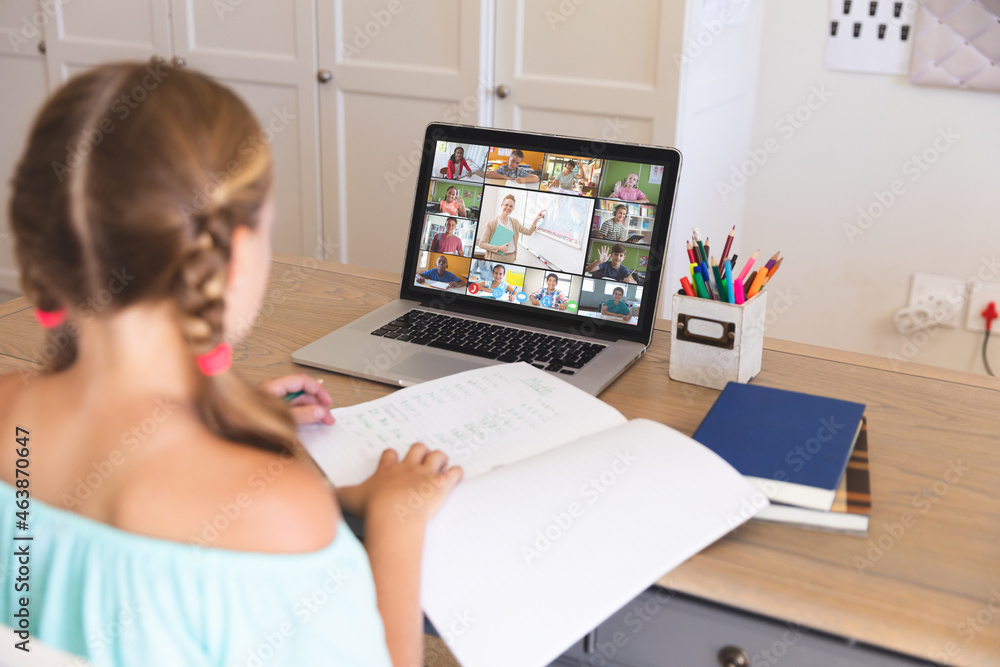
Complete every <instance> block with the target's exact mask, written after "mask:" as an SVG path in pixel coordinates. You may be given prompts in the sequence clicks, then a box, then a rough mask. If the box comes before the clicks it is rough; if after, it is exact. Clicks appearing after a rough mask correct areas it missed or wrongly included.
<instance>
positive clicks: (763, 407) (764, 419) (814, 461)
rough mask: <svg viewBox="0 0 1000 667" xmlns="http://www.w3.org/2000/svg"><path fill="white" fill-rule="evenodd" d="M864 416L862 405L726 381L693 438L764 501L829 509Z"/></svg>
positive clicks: (823, 509)
mask: <svg viewBox="0 0 1000 667" xmlns="http://www.w3.org/2000/svg"><path fill="white" fill-rule="evenodd" d="M864 411H865V406H864V405H863V404H861V403H852V402H851V401H842V400H839V399H836V398H826V397H823V396H814V395H812V394H803V393H799V392H796V391H786V390H784V389H772V388H770V387H761V386H757V385H749V384H740V383H738V382H730V383H729V384H727V385H726V387H725V389H723V390H722V393H721V394H720V395H719V398H718V399H716V401H715V404H714V405H713V406H712V408H711V409H710V410H709V411H708V414H707V415H705V419H703V420H702V422H701V425H700V426H699V427H698V430H697V431H695V433H694V436H692V437H694V439H695V440H697V441H698V442H700V443H701V444H703V445H705V446H706V447H708V448H709V449H711V450H712V451H714V452H715V453H716V454H718V455H719V456H721V457H722V458H723V459H725V460H726V461H727V462H728V463H729V464H730V465H731V466H733V467H734V468H736V469H737V470H738V471H739V472H740V473H742V474H743V476H744V477H746V478H747V479H748V480H749V481H750V482H752V483H753V484H754V485H755V486H756V487H757V488H758V489H760V490H761V491H762V492H763V493H764V495H766V496H767V497H768V498H769V499H771V500H773V501H776V502H779V503H786V504H788V505H797V506H799V507H808V508H811V509H817V510H822V511H828V510H829V509H830V508H831V507H832V506H833V499H834V497H835V496H836V494H837V486H838V485H839V484H840V478H841V477H842V476H843V475H844V470H845V469H846V468H847V461H848V459H849V458H850V457H851V451H852V450H853V449H854V443H855V442H856V441H857V438H858V433H859V432H860V430H861V423H862V422H861V418H862V416H863V415H864Z"/></svg>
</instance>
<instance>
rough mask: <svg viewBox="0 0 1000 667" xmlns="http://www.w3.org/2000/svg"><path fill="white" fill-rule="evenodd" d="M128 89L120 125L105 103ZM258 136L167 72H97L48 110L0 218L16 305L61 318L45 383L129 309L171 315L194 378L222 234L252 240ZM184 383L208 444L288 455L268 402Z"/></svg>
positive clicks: (260, 192) (281, 417)
mask: <svg viewBox="0 0 1000 667" xmlns="http://www.w3.org/2000/svg"><path fill="white" fill-rule="evenodd" d="M149 81H156V82H157V83H156V85H153V86H152V87H151V88H150V87H149V86H148V82H149ZM140 86H143V87H146V90H147V95H146V96H145V100H144V101H143V102H141V103H139V104H137V105H135V106H134V107H130V108H129V112H128V113H126V114H124V116H122V114H121V113H120V112H119V111H116V109H120V108H121V107H116V106H115V102H116V101H117V100H118V99H119V98H121V97H122V96H123V95H124V94H125V93H126V91H132V90H135V89H137V88H138V87H140ZM108 128H110V129H108ZM262 136H263V135H262V133H261V128H260V125H259V124H258V123H257V121H256V119H255V118H254V117H253V115H252V113H251V112H250V111H249V110H248V109H247V107H246V106H245V105H244V104H243V103H242V102H241V101H240V100H239V98H237V97H236V95H234V94H233V93H232V91H230V90H229V89H227V88H225V87H223V86H221V85H219V84H217V83H215V82H214V81H212V80H210V79H208V78H207V77H205V76H202V75H200V74H197V73H195V72H192V71H189V70H179V69H175V68H171V67H169V66H166V65H158V66H155V71H154V66H149V65H145V64H139V63H136V64H131V63H121V64H114V65H105V66H102V67H98V68H95V69H93V70H90V71H88V72H85V73H83V74H81V75H78V76H76V77H74V78H73V79H71V80H70V81H68V82H67V83H66V84H65V85H64V86H63V87H62V88H60V89H59V90H58V91H56V92H55V93H54V94H53V95H52V96H51V97H50V98H49V100H47V102H46V104H45V105H44V106H43V108H42V109H41V110H40V111H39V113H38V115H37V117H36V119H35V122H34V125H33V127H32V130H31V133H30V136H29V140H28V145H27V147H26V149H25V152H24V154H23V156H22V158H21V160H20V162H19V164H18V166H17V170H16V172H15V176H14V179H13V186H14V191H13V196H12V198H11V205H10V211H11V226H12V229H13V231H14V236H15V244H16V256H17V259H18V263H19V266H20V275H21V283H22V287H23V289H24V293H25V295H26V296H27V297H28V298H29V299H31V301H32V302H33V303H34V304H35V305H36V307H38V308H40V309H42V310H55V309H57V308H60V307H67V309H68V311H69V317H68V319H67V321H66V322H65V323H64V324H63V325H62V326H61V327H59V328H58V329H56V330H53V331H50V332H49V334H48V335H49V341H48V344H47V345H46V348H48V347H50V346H51V345H53V344H54V345H55V347H56V351H55V352H54V353H53V354H52V355H49V354H46V355H45V356H46V357H48V364H47V366H46V370H47V371H49V372H54V371H59V370H62V369H64V368H66V367H68V366H70V365H72V363H73V362H74V361H75V358H76V347H77V346H76V337H77V336H78V335H79V327H78V323H79V322H80V321H82V320H85V319H87V318H90V317H107V316H110V315H113V314H114V313H116V312H118V311H120V310H122V309H125V308H128V307H129V306H132V305H134V304H137V303H140V302H162V301H164V300H170V301H172V302H173V304H174V305H175V307H176V312H177V314H178V322H179V327H180V331H181V332H182V334H183V336H184V339H185V340H186V341H187V344H188V346H189V348H190V351H191V363H192V367H194V360H195V357H196V356H197V355H199V354H203V353H205V352H207V351H209V350H211V349H213V348H214V347H215V346H216V345H218V344H219V342H221V341H222V340H223V338H224V336H225V333H226V332H225V327H224V314H225V299H224V295H225V288H226V276H227V272H228V267H229V262H230V259H231V241H232V237H233V233H234V230H235V229H236V227H237V226H240V225H246V226H247V227H250V228H251V229H253V228H256V227H257V226H258V224H259V220H260V214H261V210H262V208H263V205H264V202H265V201H266V199H267V197H268V195H269V192H270V189H271V184H272V179H273V176H272V167H271V156H270V151H269V149H268V146H267V143H266V142H265V141H263V140H262ZM120 267H122V268H124V267H131V271H132V272H133V273H134V275H132V276H131V280H130V281H128V284H127V286H126V287H125V288H124V289H122V290H121V291H120V293H115V294H114V298H112V299H109V300H108V302H107V303H105V302H104V300H103V298H102V297H103V296H104V295H103V292H106V291H107V290H104V289H103V286H104V285H105V284H106V281H107V280H108V276H109V275H111V274H112V273H114V272H115V271H117V270H119V268H120ZM102 290H103V291H102ZM95 302H96V303H98V304H99V306H100V307H94V306H93V304H94V303H95ZM88 304H90V305H88ZM153 353H155V352H153ZM194 373H195V376H196V377H198V378H200V379H199V380H198V387H197V390H196V391H197V394H196V396H195V405H196V406H197V409H198V413H199V416H200V418H201V420H202V422H203V423H204V424H205V425H206V426H207V427H208V428H209V429H210V430H211V431H212V432H214V433H216V434H217V435H219V436H221V437H224V438H226V439H229V440H233V441H236V442H241V443H246V444H249V445H253V446H256V447H260V448H262V449H266V450H269V451H275V452H288V451H291V449H292V448H293V446H294V445H295V443H296V435H295V427H294V423H293V421H292V418H291V416H290V414H289V413H288V410H287V408H286V406H285V405H284V404H283V403H282V402H281V401H280V400H278V399H276V398H275V397H273V396H270V395H268V394H266V393H265V392H263V391H261V390H259V389H257V388H256V387H252V386H251V385H249V384H247V383H246V381H244V380H243V379H242V378H241V377H240V376H239V375H238V374H236V373H235V372H232V371H229V372H225V373H221V374H220V375H217V376H214V377H210V378H209V377H205V376H202V375H201V374H200V373H198V372H197V371H195V372H194Z"/></svg>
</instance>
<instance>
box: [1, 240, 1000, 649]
mask: <svg viewBox="0 0 1000 667" xmlns="http://www.w3.org/2000/svg"><path fill="white" fill-rule="evenodd" d="M398 281H399V278H398V276H396V275H393V274H391V273H386V272H380V271H372V270H364V269H360V270H359V269H355V268H351V267H345V266H342V265H336V264H330V263H326V262H321V263H317V262H314V261H312V260H301V259H298V258H293V257H288V256H276V258H275V262H274V268H273V271H272V275H271V283H270V288H269V291H268V293H267V296H266V298H265V300H264V304H263V309H262V313H261V318H260V321H259V323H258V325H257V326H256V328H255V329H254V331H253V334H252V335H251V336H250V337H249V338H248V339H247V340H246V341H245V342H244V343H242V344H240V345H239V346H237V349H236V365H237V367H238V368H239V370H240V371H241V372H242V373H243V374H244V375H245V376H247V377H248V378H249V379H251V380H259V379H261V378H264V377H269V376H275V375H281V374H285V373H292V372H299V371H302V370H307V372H309V373H310V374H312V375H314V376H317V377H318V376H323V377H326V378H327V380H326V387H327V389H328V390H329V391H330V393H331V394H332V395H333V397H334V400H336V401H337V403H338V404H341V405H347V404H353V403H357V402H360V401H366V400H369V399H373V398H377V397H379V396H383V395H385V394H386V393H388V392H389V391H392V389H391V388H390V387H388V386H385V385H381V384H376V383H373V382H367V381H364V380H358V379H354V378H348V377H343V376H339V375H335V374H332V373H325V372H323V371H319V370H316V369H303V368H302V367H300V366H297V365H295V364H293V363H291V362H290V361H289V354H290V353H291V351H292V350H295V349H296V348H298V347H300V346H302V345H304V344H306V343H308V342H310V341H312V340H314V339H315V338H318V337H319V336H321V335H323V334H325V333H327V332H328V331H330V330H331V329H334V328H336V327H338V326H341V325H343V324H346V323H347V322H349V321H351V320H353V319H354V318H356V317H359V316H361V315H363V314H365V313H368V312H369V311H371V310H372V309H374V308H376V307H378V306H380V305H382V304H383V303H385V302H387V301H389V300H390V299H393V298H395V296H396V295H397V294H398ZM42 338H43V336H42V331H41V329H40V328H39V327H38V325H37V324H36V323H35V321H34V318H33V316H32V314H31V310H30V308H29V307H28V304H27V303H26V301H25V300H24V299H15V300H14V301H10V302H7V303H4V304H0V372H7V371H11V370H16V369H21V368H29V367H37V366H38V363H37V360H39V359H40V350H41V347H42ZM669 343H670V331H669V326H668V323H666V322H663V323H661V328H659V329H658V330H657V331H656V333H655V336H654V339H653V345H652V346H651V347H650V350H649V352H648V353H647V354H646V356H645V357H644V358H643V359H642V360H641V361H639V363H637V364H636V365H635V366H633V367H632V368H631V369H630V370H629V371H628V372H627V373H626V374H625V375H624V376H623V377H622V378H620V379H619V380H618V381H617V382H615V383H614V384H613V385H612V386H611V387H610V388H609V389H608V390H607V391H605V392H604V393H603V394H602V395H601V398H603V399H604V400H605V401H607V402H609V403H611V404H612V405H614V406H616V407H617V408H618V409H619V410H621V411H622V412H623V413H624V414H625V415H626V416H627V417H629V418H634V417H649V418H652V419H657V420H659V421H662V422H664V423H667V424H670V425H671V426H673V427H675V428H677V429H679V430H680V431H683V432H685V433H692V432H693V431H694V430H695V428H696V427H697V426H698V423H699V422H700V421H701V419H702V417H703V416H704V415H705V413H706V412H707V411H708V409H709V407H710V406H711V404H712V402H713V401H714V400H715V398H716V396H718V392H717V391H715V390H712V389H706V388H702V387H696V386H693V385H688V384H683V383H679V382H672V381H670V380H669V379H668V375H667V367H668V359H669ZM971 353H972V352H970V354H971ZM754 382H755V383H757V384H762V385H767V386H772V387H780V388H785V389H795V390H801V391H806V392H813V393H817V394H824V395H827V396H833V397H836V398H844V399H849V400H856V401H861V402H863V403H866V404H867V406H868V410H867V415H868V426H869V441H870V446H871V480H872V489H873V504H874V507H873V511H872V520H871V530H870V533H869V535H868V537H866V538H858V537H849V536H844V535H839V534H828V533H821V532H815V531H809V530H804V529H798V528H793V527H788V526H780V525H774V524H767V523H762V522H761V523H758V522H751V523H750V524H748V525H745V526H743V527H741V528H739V529H738V530H736V531H735V532H733V533H731V534H730V535H729V536H727V537H726V538H724V539H722V540H720V541H719V542H717V543H716V544H714V545H712V546H711V547H709V548H707V549H705V550H704V551H702V552H701V553H700V554H698V555H697V556H695V557H694V558H692V559H691V560H689V561H688V562H686V563H684V564H683V565H681V566H680V567H678V568H677V569H675V570H674V571H672V572H670V573H669V574H666V575H665V576H664V577H663V578H662V579H661V580H660V583H662V584H663V585H664V586H667V587H669V588H673V589H676V590H679V591H682V592H685V593H689V594H691V595H694V596H697V597H700V598H704V599H708V600H712V601H716V602H720V603H723V604H726V605H730V606H733V607H736V608H739V609H744V610H748V611H752V612H757V613H760V614H764V615H767V616H771V617H774V618H777V619H782V620H786V621H790V622H794V623H797V624H802V625H805V626H807V627H810V628H814V629H818V630H822V631H825V632H829V633H832V634H836V635H840V636H844V637H849V638H852V639H856V640H858V641H863V642H867V643H870V644H874V645H876V646H882V647H885V648H888V649H893V650H896V651H900V652H902V653H908V654H911V655H914V656H917V657H920V658H924V659H927V660H936V661H941V662H944V660H945V658H946V657H948V656H949V654H952V655H951V656H950V657H949V659H948V664H951V665H961V666H968V667H972V666H977V667H979V666H983V667H985V666H986V665H996V664H997V663H998V656H1000V380H996V379H994V378H989V377H985V376H976V375H969V374H964V373H958V372H954V371H948V370H941V369H936V368H931V367H926V366H919V365H915V364H900V365H899V366H898V368H896V367H894V365H893V363H892V362H890V361H889V360H886V359H881V358H878V357H869V356H865V355H859V354H854V353H850V352H841V351H837V350H829V349H825V348H819V347H813V346H808V345H801V344H795V343H788V342H782V341H777V340H767V341H766V343H765V349H764V359H763V367H762V370H761V372H760V374H759V375H758V377H757V378H756V379H755V380H754ZM956 470H958V472H955V471H956ZM977 615H978V617H979V620H978V621H976V620H975V619H976V617H977ZM970 617H971V621H972V622H973V623H978V624H981V625H978V627H979V628H980V630H978V631H975V630H974V627H973V626H972V625H962V624H963V623H968V621H967V619H969V618H970Z"/></svg>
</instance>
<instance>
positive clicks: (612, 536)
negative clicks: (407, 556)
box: [422, 420, 755, 667]
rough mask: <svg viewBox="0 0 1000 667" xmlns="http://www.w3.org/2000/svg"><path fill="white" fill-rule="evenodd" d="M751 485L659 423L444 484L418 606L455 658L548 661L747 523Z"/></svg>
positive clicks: (479, 663) (632, 425)
mask: <svg viewBox="0 0 1000 667" xmlns="http://www.w3.org/2000/svg"><path fill="white" fill-rule="evenodd" d="M754 493H755V491H754V487H753V486H752V485H751V484H750V483H749V482H747V481H746V480H745V479H744V478H743V477H742V476H741V475H740V474H739V473H737V472H736V471H735V470H734V469H733V468H732V467H731V466H729V464H727V463H726V462H725V461H723V460H722V459H721V458H719V457H718V456H717V455H716V454H714V453H713V452H712V451H711V450H709V449H708V448H706V447H704V446H702V445H700V444H698V443H697V442H695V441H694V440H691V439H690V438H689V437H687V436H685V435H683V434H681V433H679V432H677V431H674V430H673V429H671V428H669V427H666V426H663V425H662V424H658V423H656V422H651V421H646V420H633V421H631V422H628V423H627V424H625V425H620V426H615V427H613V428H612V429H610V430H607V431H604V432H601V433H594V434H593V435H591V436H589V437H586V438H584V439H582V440H578V441H576V442H573V443H571V444H569V445H567V446H565V447H562V448H559V449H556V450H553V451H549V452H545V453H543V454H540V455H538V456H536V457H533V458H532V459H530V460H527V461H521V462H519V463H515V464H512V465H509V466H506V467H504V468H501V469H499V470H495V471H493V472H491V473H490V474H489V475H485V476H483V477H479V478H478V479H473V480H465V481H463V482H462V483H460V484H459V485H458V486H457V487H456V488H455V490H454V491H453V493H452V495H451V497H450V498H449V499H448V501H447V502H446V503H445V505H444V507H443V508H442V509H441V511H440V513H439V514H438V515H437V516H436V517H435V518H434V519H433V520H432V521H431V523H430V525H429V526H428V533H427V539H426V543H425V550H424V564H423V572H422V603H423V608H424V610H425V611H426V612H427V615H428V617H429V618H430V619H431V621H432V622H433V623H434V625H435V627H436V628H438V630H439V632H441V634H442V637H443V638H444V639H445V641H446V642H447V643H448V645H449V647H450V648H451V650H452V652H453V653H454V654H455V657H456V658H458V660H459V662H460V663H461V664H463V665H468V666H470V667H485V666H490V665H497V666H501V665H502V666H505V667H506V666H508V665H544V664H548V663H549V662H550V661H552V660H554V659H555V658H556V657H557V656H559V655H560V654H561V653H562V652H563V651H565V650H566V649H567V648H569V646H570V645H571V644H572V643H573V642H575V641H576V640H578V639H579V638H581V637H582V636H583V635H585V634H586V633H587V632H589V631H590V630H592V629H593V628H595V627H597V626H598V625H599V624H600V623H601V622H602V621H603V620H604V619H606V618H607V617H608V616H610V615H611V614H612V613H613V612H615V611H616V610H618V609H619V608H621V607H622V606H624V605H625V604H626V603H628V602H629V601H630V600H632V599H633V598H634V597H635V596H636V595H638V594H639V593H640V592H641V591H643V590H645V589H646V588H647V587H648V586H650V585H651V584H653V583H654V582H655V581H656V580H657V579H659V578H660V577H661V576H663V575H664V574H666V573H667V572H668V571H670V570H671V569H673V568H674V567H676V566H677V565H679V564H680V563H682V562H684V561H685V560H687V559H688V558H690V557H691V556H692V555H694V554H695V553H697V552H698V551H700V550H701V549H703V548H705V547H706V546H708V545H710V544H711V543H712V542H714V541H715V540H717V539H718V538H720V537H721V536H723V535H725V534H726V533H728V532H729V531H730V530H732V529H733V528H734V527H736V525H738V524H739V523H742V522H743V521H745V520H747V519H748V518H750V517H749V516H748V515H749V514H750V513H752V512H749V511H747V510H748V509H749V508H751V505H750V503H749V502H748V501H749V500H750V499H751V496H752V495H753V494H754ZM744 503H745V504H744Z"/></svg>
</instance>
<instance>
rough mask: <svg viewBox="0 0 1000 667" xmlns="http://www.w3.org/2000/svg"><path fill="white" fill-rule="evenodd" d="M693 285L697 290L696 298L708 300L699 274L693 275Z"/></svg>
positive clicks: (703, 282)
mask: <svg viewBox="0 0 1000 667" xmlns="http://www.w3.org/2000/svg"><path fill="white" fill-rule="evenodd" d="M694 284H695V287H697V288H698V296H700V297H701V298H702V299H709V298H711V297H709V296H708V292H707V291H706V290H705V281H704V280H703V279H702V277H701V273H695V274H694Z"/></svg>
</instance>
